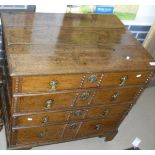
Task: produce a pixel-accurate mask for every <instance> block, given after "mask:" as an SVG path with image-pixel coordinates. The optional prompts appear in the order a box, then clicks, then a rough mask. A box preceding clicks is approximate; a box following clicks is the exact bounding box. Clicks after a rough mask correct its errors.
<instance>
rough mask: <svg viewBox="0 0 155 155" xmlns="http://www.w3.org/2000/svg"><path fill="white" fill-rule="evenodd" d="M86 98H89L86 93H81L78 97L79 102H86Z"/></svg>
mask: <svg viewBox="0 0 155 155" xmlns="http://www.w3.org/2000/svg"><path fill="white" fill-rule="evenodd" d="M88 97H89V93H87V92H84V93H82V94H81V96H80V98H81V100H86V99H88Z"/></svg>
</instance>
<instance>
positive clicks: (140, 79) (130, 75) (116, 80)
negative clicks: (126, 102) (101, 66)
mask: <svg viewBox="0 0 155 155" xmlns="http://www.w3.org/2000/svg"><path fill="white" fill-rule="evenodd" d="M150 74H151V72H120V73H106V74H104V76H103V78H102V81H101V84H100V86H101V87H104V86H127V85H144V84H145V83H146V81H147V79H148V77H149V75H150Z"/></svg>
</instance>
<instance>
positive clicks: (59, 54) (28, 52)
mask: <svg viewBox="0 0 155 155" xmlns="http://www.w3.org/2000/svg"><path fill="white" fill-rule="evenodd" d="M2 24H3V32H4V40H5V49H6V55H7V62H8V67H9V74H10V75H11V76H33V75H34V76H35V75H53V74H78V73H94V72H95V73H102V72H118V71H142V70H153V69H154V67H153V66H151V65H150V61H152V59H151V56H150V55H149V54H148V53H147V52H146V51H145V49H144V48H143V47H142V46H141V44H140V43H139V42H138V41H136V39H135V38H133V36H132V35H131V34H130V32H128V30H126V29H125V27H124V26H123V24H122V23H121V22H120V20H119V19H118V18H117V17H116V16H114V15H93V14H88V15H82V14H43V13H11V14H10V13H3V14H2Z"/></svg>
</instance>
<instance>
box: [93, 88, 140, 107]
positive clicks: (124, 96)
mask: <svg viewBox="0 0 155 155" xmlns="http://www.w3.org/2000/svg"><path fill="white" fill-rule="evenodd" d="M140 89H141V88H140V87H128V88H112V89H107V90H97V91H96V92H95V96H94V98H93V100H92V102H91V104H108V103H110V104H115V103H119V102H128V101H132V100H134V98H135V97H136V96H137V94H138V92H139V91H140Z"/></svg>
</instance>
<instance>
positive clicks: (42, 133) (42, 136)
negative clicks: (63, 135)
mask: <svg viewBox="0 0 155 155" xmlns="http://www.w3.org/2000/svg"><path fill="white" fill-rule="evenodd" d="M46 136H47V131H42V132H40V133H39V134H38V137H39V138H44V137H46Z"/></svg>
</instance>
